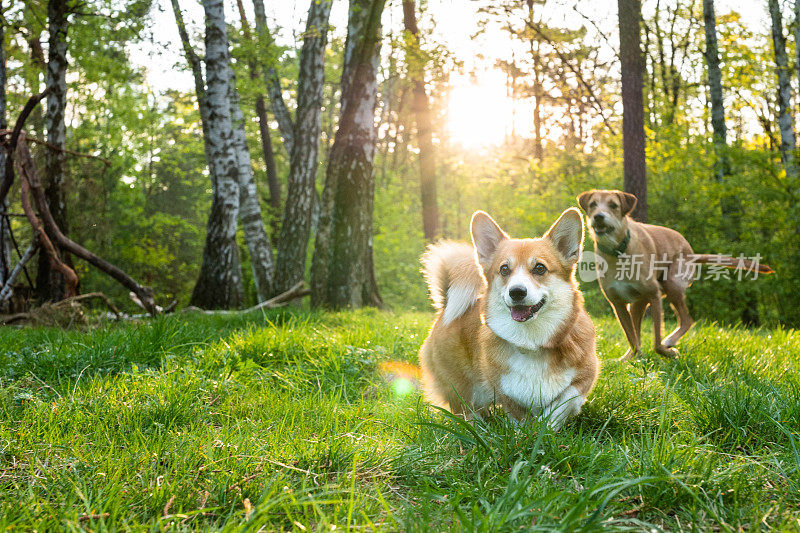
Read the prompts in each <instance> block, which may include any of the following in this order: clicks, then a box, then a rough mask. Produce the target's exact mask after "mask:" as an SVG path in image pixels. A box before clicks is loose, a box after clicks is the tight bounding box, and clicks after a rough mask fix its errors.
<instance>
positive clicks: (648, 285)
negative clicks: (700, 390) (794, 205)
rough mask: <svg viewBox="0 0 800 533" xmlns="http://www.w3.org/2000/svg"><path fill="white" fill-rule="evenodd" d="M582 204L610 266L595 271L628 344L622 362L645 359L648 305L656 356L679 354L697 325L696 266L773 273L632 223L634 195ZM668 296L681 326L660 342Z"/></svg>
mask: <svg viewBox="0 0 800 533" xmlns="http://www.w3.org/2000/svg"><path fill="white" fill-rule="evenodd" d="M578 204H580V206H581V208H582V209H583V211H584V213H586V218H587V223H588V226H589V233H590V235H591V236H592V240H594V250H595V253H596V254H599V255H600V256H601V257H602V259H603V260H605V263H606V265H607V269H605V271H601V269H600V268H598V270H597V273H598V281H599V282H600V289H601V290H602V291H603V294H604V295H605V297H606V299H607V300H608V301H609V303H610V304H611V306H612V307H613V308H614V313H616V315H617V319H619V323H620V325H621V326H622V329H623V330H624V331H625V336H626V337H627V339H628V342H629V343H630V348H629V349H628V351H627V352H626V353H625V355H624V356H623V357H622V360H626V359H629V358H631V357H633V356H637V357H638V356H640V355H641V326H642V317H643V316H644V312H645V310H646V309H647V306H648V305H649V306H650V312H651V314H652V317H653V331H654V345H655V350H656V352H657V353H659V354H661V355H664V356H667V357H676V356H677V355H678V352H677V351H676V350H675V349H674V348H673V346H675V345H676V344H677V343H678V340H679V339H680V338H681V337H682V336H683V335H684V334H686V332H688V331H689V328H691V327H692V324H693V323H694V322H693V321H692V317H691V316H690V315H689V309H688V308H687V307H686V298H685V293H686V289H687V288H688V287H689V286H690V285H691V284H692V281H693V280H694V279H695V274H696V270H695V267H696V264H698V263H707V264H714V265H719V266H723V267H726V268H733V269H748V270H752V269H756V270H757V271H758V272H759V273H763V274H769V273H772V269H771V268H770V267H769V266H767V265H764V264H760V265H758V264H755V263H753V262H751V261H749V260H745V259H738V258H733V257H730V256H726V255H704V254H695V253H694V252H692V247H691V246H690V245H689V243H688V242H687V241H686V239H685V238H684V237H683V235H681V234H680V233H678V232H677V231H675V230H672V229H669V228H665V227H662V226H653V225H650V224H641V223H639V222H636V221H634V220H633V219H631V218H630V217H629V216H628V215H629V213H630V212H631V211H633V208H634V207H635V206H636V197H635V196H634V195H632V194H628V193H626V192H622V191H605V190H591V191H586V192H583V193H581V194H580V195H578ZM665 295H666V297H667V300H669V303H670V304H672V306H673V309H674V310H675V314H676V315H677V316H678V327H677V328H676V329H675V331H673V332H672V333H670V334H669V335H668V336H667V338H666V339H664V341H663V343H662V340H661V322H662V318H663V310H662V307H661V298H662V297H663V296H665Z"/></svg>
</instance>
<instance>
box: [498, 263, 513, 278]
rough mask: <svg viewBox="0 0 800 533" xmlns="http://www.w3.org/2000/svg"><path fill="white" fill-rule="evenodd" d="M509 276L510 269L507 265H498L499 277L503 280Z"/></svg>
mask: <svg viewBox="0 0 800 533" xmlns="http://www.w3.org/2000/svg"><path fill="white" fill-rule="evenodd" d="M509 274H511V269H510V268H508V265H505V264H504V265H500V275H501V276H503V277H504V278H505V277H507V276H508V275H509Z"/></svg>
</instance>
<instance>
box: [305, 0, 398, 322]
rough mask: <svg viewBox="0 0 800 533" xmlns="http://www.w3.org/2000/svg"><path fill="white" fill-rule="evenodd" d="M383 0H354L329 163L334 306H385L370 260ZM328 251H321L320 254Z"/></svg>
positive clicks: (330, 295)
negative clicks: (336, 122)
mask: <svg viewBox="0 0 800 533" xmlns="http://www.w3.org/2000/svg"><path fill="white" fill-rule="evenodd" d="M384 4H385V0H350V15H349V19H348V27H347V44H346V47H345V62H344V68H343V71H342V109H341V114H340V117H339V127H338V129H337V131H336V137H335V140H334V142H333V147H332V149H331V154H330V160H329V161H328V173H329V177H330V178H331V179H327V180H326V186H327V185H332V186H334V187H335V194H334V195H333V202H334V208H333V216H332V221H331V236H330V250H329V252H328V253H327V254H326V255H327V259H328V260H327V261H326V257H324V256H321V255H320V257H319V258H318V260H319V261H321V262H324V263H326V264H327V279H326V280H325V286H326V297H325V300H324V301H323V302H318V303H321V304H323V305H326V306H328V307H331V308H347V307H362V306H364V305H381V304H382V302H381V300H380V295H379V294H378V292H377V286H376V283H375V276H374V266H373V259H372V210H373V199H374V193H375V176H374V165H373V159H374V156H375V145H376V141H377V131H376V129H375V107H376V103H377V91H378V83H377V79H376V78H377V69H378V62H379V59H380V45H381V42H380V34H381V26H380V21H381V14H382V13H383V8H384ZM323 252H324V250H321V249H317V250H315V253H317V254H321V253H323Z"/></svg>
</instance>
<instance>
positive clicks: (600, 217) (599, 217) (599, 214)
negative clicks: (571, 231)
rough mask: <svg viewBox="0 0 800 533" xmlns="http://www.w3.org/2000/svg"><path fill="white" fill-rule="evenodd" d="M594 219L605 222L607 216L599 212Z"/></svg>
mask: <svg viewBox="0 0 800 533" xmlns="http://www.w3.org/2000/svg"><path fill="white" fill-rule="evenodd" d="M592 219H593V220H594V221H595V222H605V219H606V216H605V215H604V214H603V213H597V214H596V215H595V216H594V217H592Z"/></svg>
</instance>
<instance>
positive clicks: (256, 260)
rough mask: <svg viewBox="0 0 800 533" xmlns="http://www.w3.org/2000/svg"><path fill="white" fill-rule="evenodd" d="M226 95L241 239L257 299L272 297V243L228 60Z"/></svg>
mask: <svg viewBox="0 0 800 533" xmlns="http://www.w3.org/2000/svg"><path fill="white" fill-rule="evenodd" d="M228 74H229V80H230V83H229V91H230V94H229V98H228V101H229V102H230V108H231V118H232V120H233V124H232V126H233V141H234V148H235V150H236V160H237V166H238V171H239V218H240V219H241V221H242V229H243V231H244V240H245V243H246V244H247V251H248V252H249V254H250V265H251V267H252V269H253V280H254V282H255V285H256V294H258V301H259V303H260V302H264V301H266V300H269V299H270V298H271V297H272V293H273V290H274V279H275V263H274V261H273V259H272V245H271V244H270V242H269V238H268V237H267V232H266V230H265V229H264V219H262V218H261V206H260V205H259V203H258V188H257V187H256V180H255V178H254V177H253V167H252V165H251V163H250V148H249V147H248V146H247V136H246V134H245V130H244V115H243V114H242V109H241V107H240V106H239V93H238V92H237V91H236V77H235V75H234V73H233V68H232V67H231V65H230V63H228Z"/></svg>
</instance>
